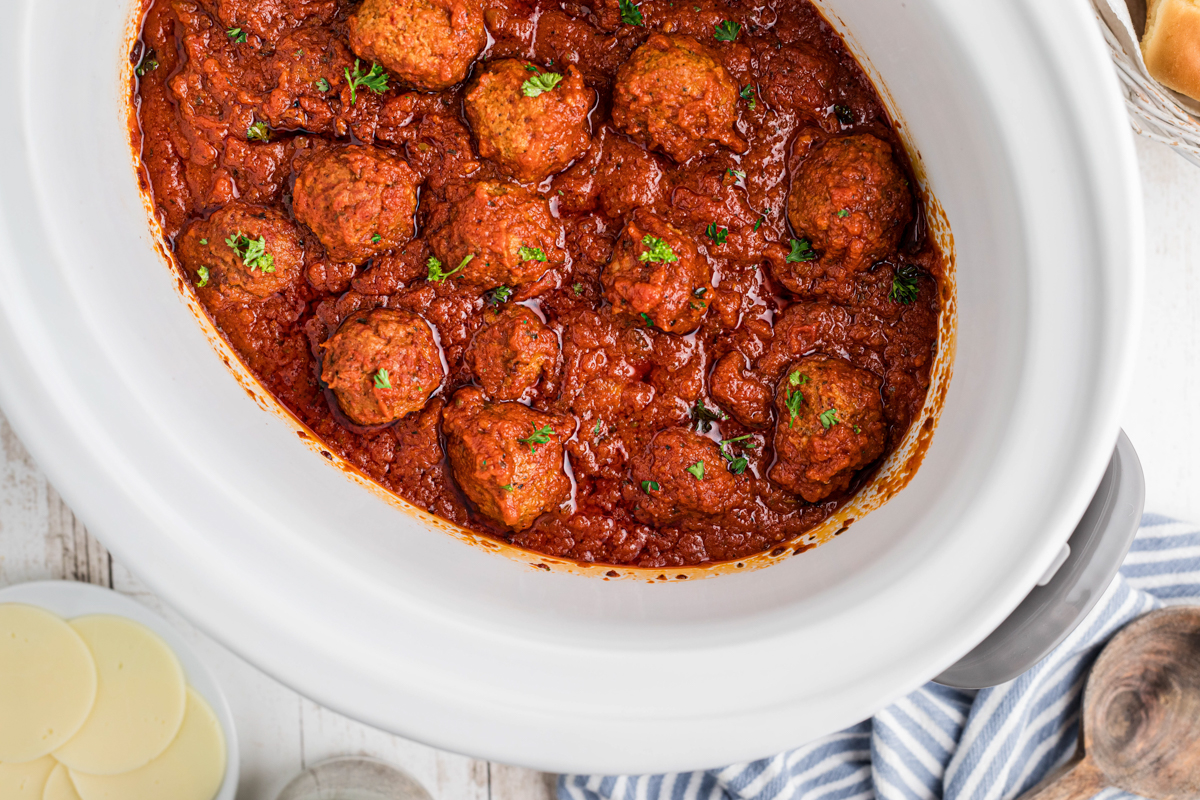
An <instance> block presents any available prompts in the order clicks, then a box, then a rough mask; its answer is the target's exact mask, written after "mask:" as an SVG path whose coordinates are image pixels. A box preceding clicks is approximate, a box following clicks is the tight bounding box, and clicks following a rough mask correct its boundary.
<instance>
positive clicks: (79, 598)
mask: <svg viewBox="0 0 1200 800" xmlns="http://www.w3.org/2000/svg"><path fill="white" fill-rule="evenodd" d="M0 603H25V604H27V605H31V606H38V607H39V608H44V609H46V610H47V611H50V612H52V613H54V614H57V615H59V616H60V617H62V618H63V619H67V620H70V619H74V618H75V617H81V616H83V615H84V614H114V615H116V616H118V617H125V618H127V619H131V620H133V621H134V622H139V623H141V624H142V625H145V626H146V627H147V628H149V629H150V630H152V631H154V632H155V633H157V634H158V635H159V636H161V637H162V639H163V641H165V642H166V643H167V644H168V645H170V646H171V649H172V650H174V651H175V655H176V656H177V657H178V658H179V663H180V664H181V665H182V666H183V674H184V675H185V676H187V682H188V684H189V685H190V686H191V687H192V688H193V689H195V690H196V691H197V692H199V693H200V695H201V696H202V697H203V698H204V699H205V700H207V701H208V704H209V705H210V706H212V709H213V711H214V712H215V713H216V715H217V719H218V720H220V721H221V730H222V731H224V733H225V750H226V753H225V780H224V781H222V782H221V791H219V792H218V793H217V796H216V797H214V798H213V800H234V795H235V794H237V785H238V746H237V732H236V731H235V730H234V727H233V714H231V713H230V711H229V703H227V702H226V701H225V695H224V694H223V693H222V692H221V687H220V686H218V685H217V681H216V679H215V678H213V676H212V673H211V672H209V669H208V667H207V666H206V665H205V664H204V662H203V661H201V660H200V658H199V657H198V656H197V655H196V654H195V653H193V652H192V648H191V647H190V646H188V643H187V642H186V641H184V638H183V637H182V636H180V635H179V632H178V631H176V630H175V629H174V628H173V627H171V625H170V623H168V622H167V621H166V620H165V619H163V618H162V617H160V616H158V614H155V613H154V612H153V611H151V610H150V609H148V608H146V607H145V606H144V605H142V604H141V603H139V602H137V601H136V600H131V599H129V598H128V597H126V596H125V595H123V594H121V593H119V592H114V591H113V590H111V589H105V588H103V587H100V586H95V585H93V584H90V583H79V582H77V581H35V582H33V583H18V584H17V585H15V586H7V587H5V588H3V589H0ZM164 800H166V798H164Z"/></svg>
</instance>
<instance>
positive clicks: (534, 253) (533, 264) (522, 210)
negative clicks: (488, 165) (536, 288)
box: [429, 181, 564, 289]
mask: <svg viewBox="0 0 1200 800" xmlns="http://www.w3.org/2000/svg"><path fill="white" fill-rule="evenodd" d="M562 235H563V231H562V223H561V222H559V221H558V220H557V219H555V218H554V215H553V214H551V213H550V204H549V203H548V202H546V198H544V197H542V196H541V195H535V194H533V193H531V192H528V191H526V190H525V189H523V188H521V187H520V186H515V185H511V184H504V183H496V182H491V181H482V182H480V183H477V184H475V186H474V187H473V190H472V192H471V194H469V195H467V196H466V197H464V198H463V199H462V200H460V201H459V202H458V203H456V204H455V205H454V208H453V209H451V212H450V219H449V221H448V222H447V223H446V224H445V225H444V226H443V227H442V228H441V229H439V230H438V231H437V232H436V233H434V234H433V236H432V237H430V241H429V245H430V247H431V248H432V249H433V252H434V255H435V256H437V258H438V260H439V261H441V262H442V264H443V265H444V271H445V272H451V271H452V270H457V269H458V268H459V267H460V266H461V267H462V270H461V272H458V273H457V274H455V276H454V277H455V279H456V280H459V281H462V282H463V283H469V284H473V285H475V286H481V287H484V288H488V289H490V288H493V287H496V286H501V285H504V286H509V287H514V286H521V285H523V284H526V283H533V282H534V281H536V280H537V279H538V278H540V277H542V275H544V274H545V272H546V270H547V268H549V267H550V266H551V265H553V264H561V263H562V261H563V258H564V253H563V251H562V249H561V248H560V247H559V246H558V241H559V239H560V238H561V237H562ZM468 259H469V260H468Z"/></svg>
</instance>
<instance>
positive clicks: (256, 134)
mask: <svg viewBox="0 0 1200 800" xmlns="http://www.w3.org/2000/svg"><path fill="white" fill-rule="evenodd" d="M246 139H247V140H249V141H251V142H254V141H258V142H269V141H271V129H270V128H268V127H267V123H265V122H263V121H261V120H260V121H258V122H256V123H254V124H253V125H251V126H250V127H249V128H247V129H246Z"/></svg>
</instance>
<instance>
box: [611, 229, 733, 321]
mask: <svg viewBox="0 0 1200 800" xmlns="http://www.w3.org/2000/svg"><path fill="white" fill-rule="evenodd" d="M600 282H601V284H602V285H603V287H604V297H605V298H606V299H607V300H608V301H609V302H610V303H612V304H613V310H614V311H615V312H616V313H617V314H618V315H620V316H624V317H626V318H627V319H632V320H634V321H636V322H639V323H645V324H649V325H654V326H655V327H657V328H659V329H660V330H663V331H666V332H667V333H690V332H691V331H694V330H695V329H696V328H698V327H700V322H701V320H703V319H704V313H705V312H706V311H707V310H708V301H709V299H710V298H711V295H712V267H710V266H709V264H708V261H707V259H705V258H704V256H702V255H700V251H699V250H697V249H696V245H695V243H694V242H693V241H692V240H691V238H690V237H688V236H687V235H686V234H684V233H683V231H681V230H679V229H678V228H676V227H675V226H673V225H671V224H670V223H668V222H666V221H664V220H662V219H660V218H658V217H656V216H654V215H653V214H651V213H650V212H648V211H645V210H642V209H639V210H638V211H636V212H635V213H634V216H633V219H632V220H630V222H629V224H628V225H626V226H625V230H624V232H622V234H621V237H620V238H619V239H617V244H616V246H615V247H614V248H613V254H612V261H610V262H609V264H608V266H607V267H605V268H604V273H603V274H602V275H601V276H600Z"/></svg>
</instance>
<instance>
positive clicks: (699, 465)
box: [687, 459, 704, 481]
mask: <svg viewBox="0 0 1200 800" xmlns="http://www.w3.org/2000/svg"><path fill="white" fill-rule="evenodd" d="M687 471H688V472H690V473H692V475H693V476H694V477H695V478H696V480H698V481H702V480H704V459H700V460H699V461H697V462H696V463H695V464H692V465H691V466H690V467H688V468H687Z"/></svg>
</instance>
